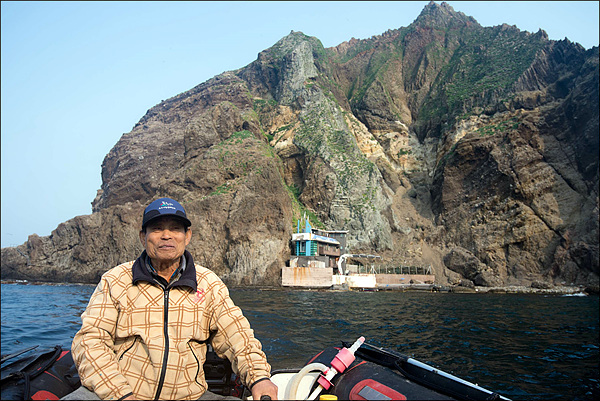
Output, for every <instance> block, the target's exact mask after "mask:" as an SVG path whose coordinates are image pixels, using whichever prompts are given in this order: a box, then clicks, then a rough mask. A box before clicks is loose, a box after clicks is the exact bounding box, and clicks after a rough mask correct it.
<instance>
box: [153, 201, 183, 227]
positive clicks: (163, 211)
mask: <svg viewBox="0 0 600 401" xmlns="http://www.w3.org/2000/svg"><path fill="white" fill-rule="evenodd" d="M162 216H174V217H177V218H179V219H180V220H181V221H182V222H183V224H185V226H186V227H189V226H191V225H192V222H191V221H190V220H189V219H188V218H187V215H186V214H185V209H184V208H183V206H181V204H180V203H179V202H177V201H176V200H173V199H171V198H160V199H157V200H155V201H153V202H152V203H150V204H149V205H148V206H147V207H146V209H145V210H144V219H143V220H142V229H143V228H144V227H146V225H147V224H148V223H150V221H152V220H154V219H156V218H158V217H162Z"/></svg>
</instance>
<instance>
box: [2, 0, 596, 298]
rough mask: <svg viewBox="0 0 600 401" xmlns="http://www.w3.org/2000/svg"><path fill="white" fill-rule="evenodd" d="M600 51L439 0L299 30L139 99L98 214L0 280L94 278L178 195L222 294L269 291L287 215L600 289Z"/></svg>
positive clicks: (282, 250) (491, 269)
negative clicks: (341, 27)
mask: <svg viewBox="0 0 600 401" xmlns="http://www.w3.org/2000/svg"><path fill="white" fill-rule="evenodd" d="M598 65H599V55H598V48H593V49H590V50H585V49H584V48H582V47H581V46H580V45H578V44H576V43H571V42H569V41H568V40H563V41H552V40H549V39H548V37H547V36H546V34H545V33H544V32H543V31H541V30H540V31H539V32H537V33H535V34H532V33H528V32H522V31H520V30H519V29H517V28H516V27H514V26H508V25H502V26H496V27H482V26H480V25H479V24H478V23H477V21H475V20H474V19H473V18H471V17H468V16H465V15H464V14H462V13H459V12H456V11H454V10H453V9H452V7H450V6H448V5H447V4H445V3H441V4H436V3H434V2H431V3H430V4H429V5H428V6H426V7H425V8H424V10H423V11H422V13H421V14H420V15H419V16H418V18H417V19H416V20H415V21H414V22H413V23H412V24H411V25H410V26H408V27H403V28H399V29H395V30H389V31H387V32H385V33H383V34H382V35H379V36H374V37H372V38H369V39H365V40H356V39H352V40H350V41H349V42H344V43H342V44H340V45H338V46H336V47H334V48H327V49H326V48H324V47H323V46H322V44H321V43H320V41H319V40H318V39H316V38H314V37H309V36H306V35H304V34H303V33H301V32H293V31H292V32H291V33H290V34H289V35H288V36H286V37H284V38H283V39H281V40H280V41H279V42H277V43H276V44H275V45H273V46H272V47H271V48H269V49H267V50H265V51H262V52H261V53H259V55H258V57H257V59H256V61H254V62H253V63H251V64H249V65H248V66H246V67H243V68H241V69H239V70H236V71H228V72H225V73H223V74H221V75H219V76H216V77H214V78H212V79H210V80H208V81H207V82H204V83H202V84H200V85H198V86H197V87H195V88H193V89H191V90H189V91H187V92H185V93H182V94H180V95H177V96H175V97H173V98H171V99H169V100H166V101H164V102H162V103H160V104H158V105H157V106H155V107H153V108H152V109H150V110H149V111H148V112H147V113H146V115H145V116H144V117H143V118H142V119H141V120H140V121H139V123H138V124H137V125H136V126H135V127H134V128H133V130H132V131H131V132H129V133H127V134H125V135H123V137H122V138H121V139H120V140H119V141H118V143H117V144H116V145H115V146H114V148H113V149H112V150H111V151H110V152H109V154H108V155H107V156H106V158H105V160H104V162H103V164H102V188H101V189H100V190H99V191H98V195H97V197H96V199H95V200H94V201H93V213H92V214H91V215H89V216H78V217H75V218H74V219H72V220H69V221H67V222H65V223H62V224H60V225H59V226H58V227H57V229H56V230H55V231H53V232H52V234H51V235H50V236H48V237H38V236H36V235H32V236H30V238H29V240H28V241H27V242H26V243H25V244H23V245H20V246H18V247H15V248H4V249H2V278H3V279H8V278H21V279H34V280H35V279H37V280H49V281H74V282H95V281H97V280H98V277H99V275H100V274H102V272H104V271H106V270H107V269H108V268H110V267H112V266H114V265H116V264H118V263H120V262H123V261H126V260H130V259H133V258H135V257H136V255H137V254H138V253H139V252H140V251H141V247H140V245H139V243H138V240H137V231H138V230H139V226H140V222H141V213H142V211H143V208H144V206H145V205H146V204H147V203H148V202H149V201H151V200H152V199H153V198H156V197H159V196H171V197H173V198H176V199H178V200H180V201H181V202H182V204H184V206H185V207H186V209H187V211H188V214H189V215H190V216H191V220H192V223H193V226H192V228H193V233H194V239H193V240H192V244H191V245H190V247H189V249H190V251H191V252H192V254H194V255H195V258H196V259H197V260H198V262H200V263H202V264H204V265H205V266H208V267H210V268H212V269H213V270H215V271H216V272H217V273H218V274H219V275H220V276H221V277H223V278H224V280H225V281H226V282H228V283H229V284H232V285H278V283H279V281H280V269H281V267H282V266H284V265H285V263H286V261H287V260H288V259H289V255H290V237H291V233H292V230H293V227H294V226H295V219H297V218H299V217H300V216H301V215H302V214H303V213H309V215H311V218H312V222H313V223H314V224H316V225H318V226H321V227H324V228H327V229H332V230H349V246H350V248H351V249H353V250H354V251H357V252H358V251H361V252H371V253H377V254H380V255H383V257H384V259H383V260H384V263H385V264H389V265H399V264H401V265H431V266H432V267H433V269H434V272H435V274H436V277H437V280H438V281H439V282H440V283H442V284H445V283H451V284H452V283H457V282H458V281H460V280H462V281H467V282H468V281H472V282H473V283H475V284H477V285H484V286H496V285H530V284H531V283H538V284H537V285H539V283H546V284H547V285H552V284H562V283H567V284H570V283H574V284H581V285H587V286H589V287H590V288H595V289H597V288H598V252H599V251H598V182H599V176H598V151H599V136H600V135H599V122H598V108H599V104H598V103H599V101H598V97H599V82H598V76H599V67H598Z"/></svg>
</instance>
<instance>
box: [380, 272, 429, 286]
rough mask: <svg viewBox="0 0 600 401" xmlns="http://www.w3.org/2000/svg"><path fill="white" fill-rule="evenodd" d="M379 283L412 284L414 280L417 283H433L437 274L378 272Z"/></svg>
mask: <svg viewBox="0 0 600 401" xmlns="http://www.w3.org/2000/svg"><path fill="white" fill-rule="evenodd" d="M375 276H376V277H377V284H406V285H408V284H410V280H413V281H414V283H415V284H433V283H434V282H435V276H434V275H433V274H376V275H375Z"/></svg>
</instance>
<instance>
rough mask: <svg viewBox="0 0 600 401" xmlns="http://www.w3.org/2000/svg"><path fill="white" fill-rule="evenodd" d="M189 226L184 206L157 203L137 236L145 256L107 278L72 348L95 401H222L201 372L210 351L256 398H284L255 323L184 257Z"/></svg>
mask: <svg viewBox="0 0 600 401" xmlns="http://www.w3.org/2000/svg"><path fill="white" fill-rule="evenodd" d="M190 226H191V222H190V220H188V218H187V215H186V213H185V210H184V208H183V207H182V206H181V205H180V204H179V203H178V202H177V201H175V200H173V199H169V198H161V199H157V200H155V201H154V202H152V203H150V205H148V207H147V208H146V209H145V211H144V216H143V221H142V230H141V231H140V233H139V236H140V241H141V242H142V245H143V246H144V248H145V251H144V252H142V254H141V255H140V256H139V257H138V258H137V259H136V260H135V261H132V262H128V263H125V264H122V265H119V266H117V267H114V268H113V269H111V270H109V271H107V272H106V273H105V274H104V275H103V276H102V279H101V281H100V283H99V284H98V286H97V288H96V290H95V291H94V293H93V294H92V297H91V299H90V302H89V304H88V306H87V308H86V310H85V312H84V313H83V314H82V315H81V319H82V322H83V323H82V327H81V329H80V330H79V331H78V332H77V334H76V335H75V337H74V339H73V346H72V352H73V357H74V359H75V363H76V365H77V369H78V371H79V375H80V377H81V382H82V384H83V386H85V387H86V388H88V389H90V390H92V391H93V392H94V393H95V395H94V394H92V395H93V396H94V397H95V396H97V397H99V398H101V399H126V400H128V399H141V400H152V399H154V400H158V399H164V400H181V399H186V400H195V399H215V398H211V397H214V396H216V394H212V393H210V392H207V388H208V386H207V384H206V381H205V378H204V372H203V370H202V367H203V364H204V361H205V360H206V350H207V343H208V342H210V343H211V344H212V346H213V348H214V350H215V352H216V353H217V355H219V356H220V357H227V358H228V359H229V360H230V361H231V364H232V367H233V369H234V371H235V372H236V373H237V374H238V375H239V377H240V378H241V379H242V381H243V382H244V383H245V384H246V385H247V386H248V387H249V388H250V390H251V391H252V398H253V399H255V400H258V399H260V398H261V396H266V395H268V396H270V397H271V398H272V399H276V398H277V387H276V386H275V385H274V384H273V383H272V382H271V381H270V379H269V378H270V369H271V368H270V366H269V364H268V363H267V359H266V356H265V354H264V353H263V352H262V350H261V344H260V342H259V341H258V340H257V339H256V338H255V337H254V335H253V331H252V329H251V328H250V325H249V323H248V320H247V319H246V318H245V317H244V316H243V315H242V311H241V310H240V309H239V308H238V307H237V306H235V305H234V303H233V301H232V300H231V298H230V297H229V292H228V290H227V287H226V286H225V284H223V282H222V281H221V280H220V279H219V277H218V276H217V275H216V274H215V273H213V272H212V271H210V270H208V269H206V268H204V267H201V266H199V265H195V264H194V261H193V259H192V255H191V254H190V253H189V252H188V251H186V250H185V247H186V246H187V245H188V244H189V243H190V240H191V238H192V230H191V228H190ZM78 391H79V390H78ZM82 391H84V392H85V391H86V390H85V389H83V390H82ZM88 394H91V393H89V391H88ZM75 396H82V393H81V392H80V393H78V394H77V395H75Z"/></svg>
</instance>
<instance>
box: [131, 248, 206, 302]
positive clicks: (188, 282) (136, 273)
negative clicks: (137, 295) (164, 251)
mask: <svg viewBox="0 0 600 401" xmlns="http://www.w3.org/2000/svg"><path fill="white" fill-rule="evenodd" d="M184 255H185V262H186V265H185V269H184V270H183V272H182V273H181V277H179V279H177V280H176V281H172V282H170V283H169V285H168V287H167V288H173V287H189V288H191V289H192V290H193V291H194V292H196V290H197V287H198V283H197V282H196V267H195V266H194V259H193V258H192V255H191V254H190V253H189V252H188V251H184ZM146 256H147V254H146V251H144V252H142V254H141V255H140V256H139V257H138V258H137V259H136V260H135V262H134V263H133V267H132V268H131V270H132V272H133V279H132V283H133V285H137V283H138V282H140V281H146V282H148V283H150V284H152V285H158V284H159V283H158V281H157V280H156V279H155V278H154V277H152V275H151V274H150V272H149V271H148V268H147V266H146Z"/></svg>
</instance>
